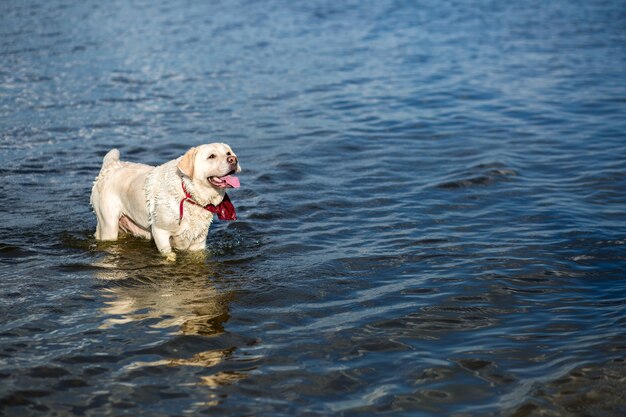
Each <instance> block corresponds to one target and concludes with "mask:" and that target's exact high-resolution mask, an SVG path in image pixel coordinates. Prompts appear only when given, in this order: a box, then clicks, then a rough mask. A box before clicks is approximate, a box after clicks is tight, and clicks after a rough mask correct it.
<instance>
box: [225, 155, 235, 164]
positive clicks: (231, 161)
mask: <svg viewBox="0 0 626 417" xmlns="http://www.w3.org/2000/svg"><path fill="white" fill-rule="evenodd" d="M226 161H227V162H228V163H229V164H231V165H234V164H236V163H237V157H236V156H234V155H233V156H229V157H228V158H226Z"/></svg>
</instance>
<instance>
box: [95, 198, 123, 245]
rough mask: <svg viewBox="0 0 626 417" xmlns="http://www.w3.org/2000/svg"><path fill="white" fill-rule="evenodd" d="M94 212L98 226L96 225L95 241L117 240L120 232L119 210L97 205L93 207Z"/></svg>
mask: <svg viewBox="0 0 626 417" xmlns="http://www.w3.org/2000/svg"><path fill="white" fill-rule="evenodd" d="M94 212H95V213H96V218H97V221H98V224H97V225H96V234H95V237H96V240H117V236H118V234H119V231H120V226H119V222H120V212H119V210H115V209H112V207H111V206H110V205H109V206H108V207H102V206H100V205H99V204H95V205H94Z"/></svg>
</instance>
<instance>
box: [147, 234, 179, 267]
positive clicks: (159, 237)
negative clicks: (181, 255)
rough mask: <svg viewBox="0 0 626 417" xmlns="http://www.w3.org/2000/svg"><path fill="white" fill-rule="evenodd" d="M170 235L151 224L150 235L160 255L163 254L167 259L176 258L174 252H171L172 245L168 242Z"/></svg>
mask: <svg viewBox="0 0 626 417" xmlns="http://www.w3.org/2000/svg"><path fill="white" fill-rule="evenodd" d="M171 236H172V235H171V234H170V232H168V231H167V230H164V229H159V228H157V227H154V226H152V237H153V238H154V243H156V247H157V249H158V250H159V252H161V254H162V255H165V257H166V258H167V259H168V260H171V261H174V260H176V254H175V253H174V252H172V245H171V243H170V237H171Z"/></svg>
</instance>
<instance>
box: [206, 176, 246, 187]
mask: <svg viewBox="0 0 626 417" xmlns="http://www.w3.org/2000/svg"><path fill="white" fill-rule="evenodd" d="M207 180H208V181H209V182H210V183H211V185H212V186H214V187H216V188H239V178H237V177H235V176H234V175H230V174H228V175H224V176H223V177H209V178H207Z"/></svg>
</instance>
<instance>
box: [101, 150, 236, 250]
mask: <svg viewBox="0 0 626 417" xmlns="http://www.w3.org/2000/svg"><path fill="white" fill-rule="evenodd" d="M239 172H241V166H240V165H239V159H238V158H237V155H235V153H234V152H233V150H232V149H231V148H230V146H228V145H227V144H225V143H211V144H205V145H200V146H197V147H193V148H191V149H189V150H188V151H187V152H186V153H185V154H184V155H183V156H181V157H179V158H178V159H174V160H172V161H169V162H166V163H164V164H163V165H159V166H157V167H153V166H150V165H145V164H139V163H133V162H126V161H120V152H119V151H118V150H117V149H112V150H110V151H109V152H108V153H107V154H106V155H105V157H104V160H103V162H102V168H101V170H100V173H99V175H98V176H97V177H96V180H95V181H94V184H93V188H92V190H91V206H92V208H93V211H94V212H95V214H96V217H97V222H98V223H97V226H96V233H95V238H96V240H117V238H118V235H119V232H120V230H122V231H125V232H128V233H131V234H132V235H134V236H138V237H142V238H145V239H154V242H155V244H156V246H157V249H158V250H159V252H161V253H162V254H163V255H165V256H166V257H168V258H170V259H175V258H176V256H175V254H174V252H173V251H172V248H174V249H179V250H191V251H198V250H204V249H205V246H206V239H207V235H208V233H209V227H210V225H211V222H212V221H213V214H217V215H218V218H220V219H222V220H236V219H237V216H236V214H235V208H234V206H233V204H232V203H231V202H230V199H229V198H228V195H227V194H226V189H228V188H239V185H240V184H239V179H238V178H237V177H236V176H234V175H233V174H236V173H239Z"/></svg>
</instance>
